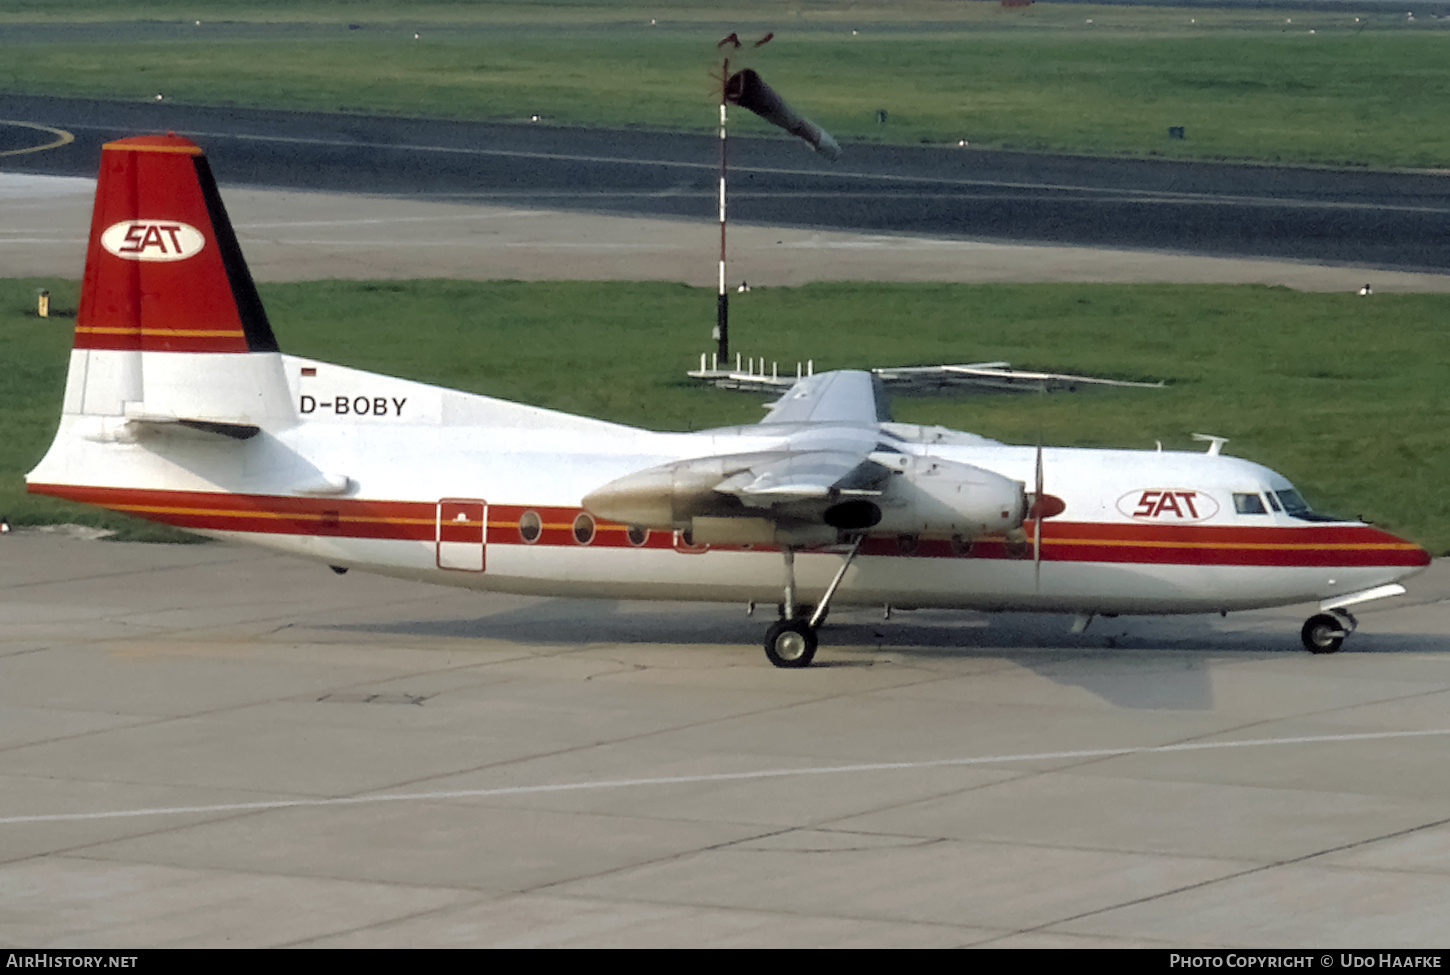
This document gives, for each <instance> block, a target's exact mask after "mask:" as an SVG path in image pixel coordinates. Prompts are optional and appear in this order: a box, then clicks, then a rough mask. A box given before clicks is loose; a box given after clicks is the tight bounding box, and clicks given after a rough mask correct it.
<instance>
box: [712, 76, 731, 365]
mask: <svg viewBox="0 0 1450 975" xmlns="http://www.w3.org/2000/svg"><path fill="white" fill-rule="evenodd" d="M729 80H730V59H729V58H726V59H725V60H724V62H723V64H722V66H721V69H720V295H719V297H718V298H716V299H715V345H716V349H717V350H718V352H717V354H718V356H719V361H721V362H725V361H726V360H727V359H729V357H730V298H729V292H727V291H726V290H725V150H726V140H725V105H726V98H725V86H726V82H728V81H729Z"/></svg>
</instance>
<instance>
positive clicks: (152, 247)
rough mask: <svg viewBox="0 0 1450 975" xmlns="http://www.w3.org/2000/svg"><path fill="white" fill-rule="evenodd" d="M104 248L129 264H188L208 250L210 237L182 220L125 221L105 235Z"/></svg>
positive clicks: (112, 227) (114, 226)
mask: <svg viewBox="0 0 1450 975" xmlns="http://www.w3.org/2000/svg"><path fill="white" fill-rule="evenodd" d="M101 246H102V247H104V248H105V249H106V250H107V251H109V252H110V253H112V254H115V255H116V256H117V257H119V258H122V259H124V260H127V261H184V260H186V259H187V258H188V257H195V256H196V255H197V254H200V253H201V251H202V249H203V248H204V247H206V236H205V235H204V234H202V232H201V231H200V230H197V229H196V228H195V227H193V226H192V225H191V224H189V223H182V222H181V221H180V220H122V221H121V222H120V223H113V224H111V225H110V226H109V227H107V228H106V229H105V230H104V231H103V232H102V233H101Z"/></svg>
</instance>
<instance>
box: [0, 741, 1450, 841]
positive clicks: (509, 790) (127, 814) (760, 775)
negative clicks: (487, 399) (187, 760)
mask: <svg viewBox="0 0 1450 975" xmlns="http://www.w3.org/2000/svg"><path fill="white" fill-rule="evenodd" d="M1442 736H1450V728H1431V729H1421V730H1416V731H1371V732H1357V733H1350V734H1342V735H1296V736H1293V737H1288V738H1251V739H1239V740H1233V741H1207V742H1183V743H1179V744H1173V745H1144V746H1127V747H1122V748H1087V749H1075V750H1071V751H1058V752H1025V753H1020V754H1013V755H981V756H974V757H969V758H939V759H926V760H922V761H916V762H869V763H862V764H855V765H825V766H813V767H805V768H777V769H758V770H755V771H749V772H716V773H709V774H702V775H667V776H648V777H640V778H629V779H598V780H594V781H584V782H558V783H545V784H540V785H520V786H498V787H494V788H489V789H453V790H441V791H436V792H412V793H381V794H373V795H363V796H341V797H333V798H326V799H284V800H272V801H262V802H238V803H219V804H212V805H198V806H164V807H154V808H147V809H118V810H107V811H104V812H89V813H39V814H34V815H28V816H5V817H0V826H8V825H16V824H20V823H53V822H77V821H85V820H97V819H125V818H132V817H140V816H166V815H185V814H192V813H212V812H247V811H264V810H269V809H295V808H307V807H326V806H357V805H369V804H373V803H381V802H429V801H436V800H446V799H487V798H494V797H500V796H521V795H542V794H550V793H559V792H581V791H592V790H598V789H622V788H638V787H648V786H662V785H692V784H702V783H710V782H740V781H750V780H760V779H784V778H794V777H797V776H806V775H841V774H850V773H853V772H893V771H909V770H912V769H926V768H951V767H956V766H969V765H991V764H1002V763H1007V762H1030V761H1060V760H1063V759H1076V758H1111V757H1118V756H1129V755H1155V754H1166V753H1170V752H1190V751H1209V750H1214V749H1226V748H1262V747H1271V746H1276V745H1313V744H1330V743H1335V742H1349V741H1383V740H1392V739H1404V738H1428V737H1442Z"/></svg>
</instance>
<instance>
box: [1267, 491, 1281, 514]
mask: <svg viewBox="0 0 1450 975" xmlns="http://www.w3.org/2000/svg"><path fill="white" fill-rule="evenodd" d="M1264 497H1266V498H1268V499H1269V507H1270V508H1273V509H1274V510H1275V511H1283V510H1284V508H1283V506H1282V505H1280V504H1279V499H1278V498H1276V497H1274V492H1273V491H1265V492H1264Z"/></svg>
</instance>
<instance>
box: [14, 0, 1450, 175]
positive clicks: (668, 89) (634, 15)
mask: <svg viewBox="0 0 1450 975" xmlns="http://www.w3.org/2000/svg"><path fill="white" fill-rule="evenodd" d="M0 18H3V19H0V22H8V23H9V24H10V26H9V27H7V29H6V30H5V32H4V34H3V40H0V90H6V91H11V92H23V93H44V94H60V95H78V96H79V95H86V96H100V97H110V98H122V99H128V100H151V99H154V98H155V96H156V94H157V93H158V92H159V93H163V94H164V96H165V97H166V98H168V99H170V100H172V101H176V102H181V103H188V102H191V103H204V104H236V105H248V106H267V107H286V108H301V109H313V110H322V111H330V112H335V111H343V112H369V113H371V112H380V113H396V114H404V115H429V116H443V117H461V118H472V119H513V120H525V119H528V118H530V117H531V116H533V115H536V114H537V115H540V116H542V117H543V119H544V120H545V124H570V125H574V124H582V125H595V126H650V127H657V128H668V129H685V130H705V129H708V128H710V127H711V126H712V125H713V124H714V118H715V115H714V110H713V109H712V104H713V103H714V102H716V101H717V100H718V95H717V88H716V84H717V83H716V82H715V81H714V80H712V77H713V75H714V74H715V73H717V72H718V70H719V54H718V52H717V50H716V47H715V42H716V41H717V40H718V39H719V38H720V37H721V36H723V35H724V34H725V33H728V32H729V31H731V30H736V29H738V30H739V31H740V32H741V36H742V38H747V39H750V38H754V37H757V36H760V34H762V33H764V32H765V31H766V30H773V31H775V33H776V35H777V36H776V39H775V40H773V41H772V42H771V44H770V45H769V46H768V47H766V48H763V49H761V50H760V51H758V52H754V51H752V50H751V49H750V48H748V47H747V48H746V49H745V50H744V51H742V52H741V54H740V55H738V56H737V57H736V60H735V64H736V65H737V66H738V65H740V64H743V63H747V62H748V63H750V64H751V65H752V66H754V67H756V68H757V69H758V70H760V71H761V73H762V74H763V75H765V76H766V78H767V79H768V80H769V81H770V82H771V83H772V84H773V85H775V86H776V87H777V88H778V89H779V90H780V91H781V92H783V93H784V94H785V95H786V96H787V98H788V99H789V100H790V101H791V102H792V103H793V104H796V105H797V106H798V107H799V108H801V109H802V110H803V111H804V112H806V114H808V115H811V116H812V117H814V118H815V119H816V120H817V121H818V122H820V123H821V124H822V125H824V126H825V127H826V128H827V129H828V130H830V131H831V132H833V133H834V134H835V135H836V136H837V137H839V138H841V139H846V140H850V139H857V140H875V141H886V142H897V143H921V142H926V143H947V144H955V143H956V142H958V141H959V140H962V139H965V140H967V141H969V142H970V143H972V144H973V145H980V146H998V147H1006V148H1017V149H1033V150H1039V149H1040V150H1054V151H1075V152H1093V153H1125V154H1136V155H1162V156H1170V157H1190V158H1223V159H1255V160H1276V161H1287V162H1299V163H1328V164H1350V165H1372V166H1406V167H1429V168H1443V167H1450V68H1447V65H1450V17H1446V18H1440V17H1439V16H1437V15H1433V14H1432V13H1431V12H1430V11H1425V12H1424V13H1423V14H1422V15H1421V17H1420V18H1419V19H1418V20H1415V21H1410V20H1409V19H1408V18H1407V17H1406V16H1405V11H1402V10H1399V9H1396V10H1395V11H1393V12H1390V11H1388V10H1385V11H1384V12H1376V13H1374V14H1368V13H1364V12H1362V11H1361V12H1355V11H1352V10H1351V11H1298V10H1289V11H1284V10H1260V9H1253V8H1242V7H1240V8H1232V9H1222V10H1218V9H1212V8H1168V7H1111V6H1102V7H1099V6H1089V5H1083V4H1061V3H1059V4H1054V3H1037V4H1034V5H1033V6H1030V7H1026V8H1013V9H1006V8H1002V7H1000V6H999V5H997V4H993V3H986V2H972V3H945V2H921V0H917V2H903V3H885V2H870V3H848V2H826V0H817V2H798V3H794V4H790V5H785V4H767V3H753V4H752V3H745V4H739V5H731V7H730V12H729V14H728V15H722V14H721V13H720V5H718V4H707V3H700V2H696V3H685V4H672V5H670V6H669V7H668V8H665V9H664V10H661V9H659V8H654V7H649V6H646V5H643V4H639V3H634V2H629V3H599V2H596V3H473V4H463V3H459V4H440V3H432V4H422V5H418V6H412V5H405V4H401V3H387V2H381V0H379V2H372V3H366V2H364V3H350V4H342V3H336V4H334V3H327V2H323V0H303V2H300V3H298V4H282V3H276V2H271V3H268V2H255V0H254V2H252V3H241V4H237V5H230V4H225V5H223V4H218V3H216V2H214V0H198V2H193V3H180V2H177V3H172V2H166V0H153V2H151V3H140V4H136V5H126V6H124V7H123V6H120V5H118V4H116V3H114V2H106V0H60V2H56V3H44V4H42V3H38V2H30V0H15V2H13V3H12V4H9V5H7V8H6V11H5V13H4V14H3V15H0ZM652 18H653V19H655V20H656V21H657V22H656V23H655V24H654V25H651V23H650V21H651V19H652ZM198 19H199V20H201V23H200V25H197V24H196V23H195V21H196V20H198ZM354 27H355V28H356V29H350V28H354ZM415 33H416V34H418V35H419V37H418V39H416V40H415V39H414V34H415ZM882 111H884V112H885V113H886V121H885V123H884V124H883V123H881V122H879V121H878V117H879V116H878V113H879V112H882ZM736 114H737V116H739V117H740V118H739V121H738V123H737V125H738V126H739V128H738V129H737V131H746V132H765V131H767V129H768V127H767V126H766V125H765V123H763V122H761V121H759V120H757V119H755V118H754V117H750V116H748V113H743V112H740V113H736ZM1170 126H1182V127H1183V128H1184V130H1185V135H1186V138H1184V139H1182V140H1177V139H1170V138H1169V135H1168V129H1169V127H1170Z"/></svg>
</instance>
